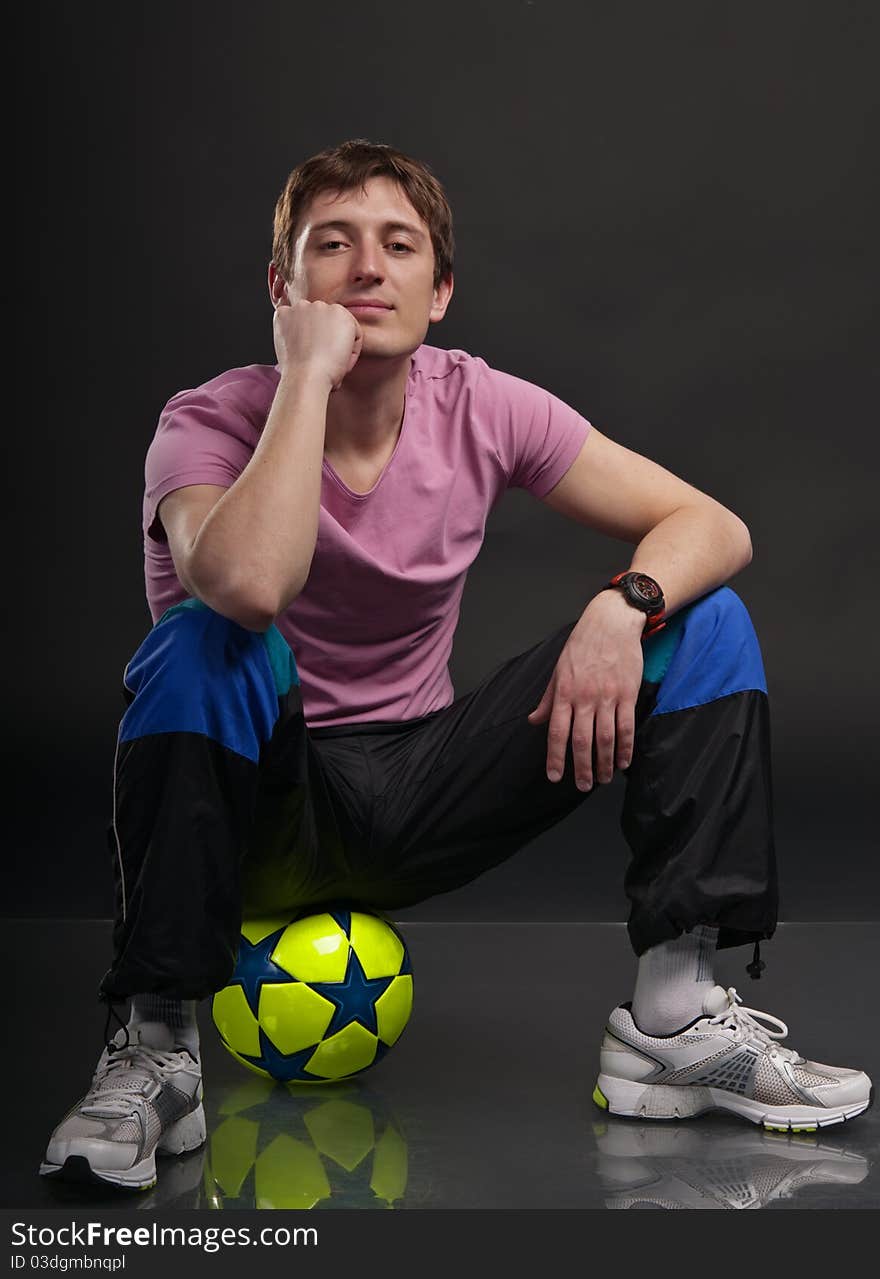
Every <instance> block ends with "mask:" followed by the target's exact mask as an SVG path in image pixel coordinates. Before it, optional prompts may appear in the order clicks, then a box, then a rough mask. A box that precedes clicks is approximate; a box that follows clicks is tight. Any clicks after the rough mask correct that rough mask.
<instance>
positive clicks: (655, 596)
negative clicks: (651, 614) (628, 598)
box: [629, 573, 663, 608]
mask: <svg viewBox="0 0 880 1279" xmlns="http://www.w3.org/2000/svg"><path fill="white" fill-rule="evenodd" d="M629 587H630V590H631V591H632V593H633V594H634V595H635V596H636V597H637V598H638V599H639V600H641V602H642V603H643V604H648V605H650V606H651V607H652V608H653V607H657V606H658V605H660V604H662V602H663V592H662V591H661V590H660V587H659V586H658V585H657V583H656V582H655V581H654V579H653V577H646V576H645V574H644V573H634V574H633V576H632V577H631V578H630V579H629Z"/></svg>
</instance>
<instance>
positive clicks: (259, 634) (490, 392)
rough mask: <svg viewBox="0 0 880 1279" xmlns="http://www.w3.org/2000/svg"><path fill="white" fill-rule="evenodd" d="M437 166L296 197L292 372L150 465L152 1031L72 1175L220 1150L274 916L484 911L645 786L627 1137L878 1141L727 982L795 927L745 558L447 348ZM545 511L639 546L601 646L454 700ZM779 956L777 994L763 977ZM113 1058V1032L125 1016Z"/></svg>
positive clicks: (144, 706)
mask: <svg viewBox="0 0 880 1279" xmlns="http://www.w3.org/2000/svg"><path fill="white" fill-rule="evenodd" d="M452 266H453V236H452V221H451V214H450V212H449V207H448V204H447V202H446V198H445V195H444V194H443V191H442V188H441V187H440V185H439V183H438V182H437V180H436V178H435V177H434V176H433V174H431V172H430V170H428V169H427V168H426V167H425V166H424V165H422V164H420V163H419V162H417V161H414V160H412V159H410V158H409V157H407V156H405V155H402V154H401V153H400V152H397V151H394V150H392V149H391V148H389V147H385V146H377V145H373V144H370V143H367V142H364V141H360V140H359V141H355V142H350V143H345V144H343V145H342V146H340V147H337V148H334V149H332V150H330V151H326V152H323V153H321V154H320V155H318V156H315V157H313V158H312V159H311V160H308V161H306V162H305V163H304V164H302V165H300V166H299V167H298V168H297V169H295V170H294V171H293V173H291V175H290V177H289V178H288V181H287V184H286V186H285V188H284V191H283V192H282V194H281V197H280V198H279V201H278V205H277V208H276V216H275V237H274V244H273V259H272V264H271V266H270V268H269V290H270V295H271V299H272V304H273V306H274V309H275V314H274V336H275V349H276V353H277V357H278V364H277V366H276V367H274V368H273V367H271V366H261V365H251V366H248V367H245V368H240V369H233V370H231V371H229V372H227V373H224V374H221V375H220V376H219V377H217V378H215V379H213V380H212V381H211V382H208V383H207V384H205V385H204V386H202V387H199V388H197V389H195V390H192V391H184V392H181V393H180V394H179V395H176V396H175V397H174V398H173V399H172V400H171V401H170V402H169V404H168V405H167V406H166V409H165V411H164V413H163V414H162V417H161V420H160V423H159V428H158V431H157V434H156V437H155V439H154V441H153V444H152V445H151V448H150V450H149V453H148V457H147V466H146V478H147V486H146V494H145V502H144V532H145V554H146V577H147V593H148V597H149V601H150V607H151V611H152V615H153V619H154V622H155V625H154V627H153V629H152V631H151V632H150V634H149V635H148V636H147V638H146V639H145V641H144V643H143V644H142V645H141V647H140V648H139V649H138V652H137V653H136V654H135V656H134V657H133V658H132V660H131V661H130V662H129V664H128V667H127V668H126V673H125V681H124V683H125V695H126V700H127V702H128V709H127V711H126V714H125V716H124V718H123V720H122V724H121V726H120V733H119V742H118V747H117V757H116V761H115V787H114V816H113V824H112V827H111V843H112V847H113V852H114V858H115V865H116V875H117V890H118V914H117V921H116V929H115V934H114V949H115V955H114V960H113V964H112V966H111V968H110V970H109V971H108V973H107V974H106V975H105V977H104V979H103V982H102V984H101V996H102V998H104V999H105V1000H107V1002H108V1008H109V1010H110V1012H112V1011H113V1006H114V1004H115V1003H118V1002H120V1001H122V1000H125V999H126V998H131V1001H132V1007H131V1015H130V1019H129V1021H128V1024H127V1025H126V1026H124V1027H123V1029H122V1030H121V1031H120V1032H118V1033H117V1035H116V1036H115V1037H114V1039H113V1040H112V1041H110V1042H108V1044H107V1046H106V1049H105V1052H104V1054H103V1055H102V1058H101V1061H100V1063H99V1067H98V1071H97V1073H96V1076H95V1079H94V1081H93V1085H92V1088H91V1090H90V1092H89V1093H88V1094H87V1096H86V1097H85V1098H84V1099H83V1101H81V1102H80V1103H79V1104H78V1105H77V1106H76V1107H75V1108H74V1109H73V1110H72V1111H71V1112H70V1114H69V1115H68V1116H67V1117H66V1118H65V1119H64V1120H63V1121H62V1123H61V1124H60V1125H59V1127H58V1128H57V1129H56V1131H55V1133H54V1134H53V1136H52V1139H51V1141H50V1144H49V1148H48V1151H47V1155H46V1160H45V1162H44V1164H43V1166H42V1169H41V1171H42V1172H44V1173H46V1174H61V1175H68V1176H76V1175H80V1176H88V1177H97V1178H98V1179H100V1180H102V1181H106V1182H108V1183H110V1184H114V1185H119V1186H123V1187H135V1188H141V1187H144V1186H147V1185H150V1184H152V1181H153V1180H154V1179H155V1152H156V1150H157V1149H159V1150H166V1151H172V1152H174V1151H181V1150H185V1149H190V1148H192V1147H194V1146H196V1145H198V1144H200V1143H201V1141H203V1140H204V1136H205V1125H204V1116H203V1112H202V1106H201V1095H202V1094H201V1074H200V1066H199V1059H198V1031H197V1027H196V1020H195V1002H196V1001H197V1000H198V999H201V998H204V997H206V996H208V995H210V994H211V993H212V992H213V991H215V990H217V989H219V988H221V987H222V986H223V985H225V983H226V981H227V980H228V978H229V975H230V973H231V970H232V967H233V962H234V957H235V951H236V947H237V942H238V935H239V924H240V920H241V913H242V903H244V907H245V909H246V910H247V911H248V912H257V911H260V910H266V911H273V912H277V911H278V910H280V909H283V908H290V909H291V911H292V910H294V909H297V908H300V907H303V906H311V905H315V906H317V905H318V904H319V903H321V902H327V901H330V900H334V899H339V898H343V897H344V898H347V899H348V900H349V901H353V902H357V903H359V904H361V905H362V906H366V907H372V908H373V909H377V910H394V909H396V908H400V907H403V906H406V905H410V904H412V903H414V902H417V901H419V900H422V899H424V898H425V897H427V896H429V895H431V894H433V893H437V892H442V891H446V890H448V889H451V888H454V887H457V886H459V885H461V884H463V883H466V882H467V881H468V880H470V879H472V878H474V877H475V876H476V875H478V874H480V873H481V872H482V871H483V870H485V869H487V868H488V867H490V866H492V865H495V864H497V863H498V862H499V861H501V860H502V859H503V858H505V857H507V856H509V855H510V854H511V853H513V852H514V851H516V849H518V848H520V847H522V846H523V845H524V844H526V843H527V842H529V840H531V839H533V838H534V837H535V836H536V835H537V834H539V833H540V832H541V831H543V830H546V829H547V828H548V827H550V826H552V825H553V824H554V823H555V822H557V821H559V820H560V819H561V818H562V817H564V816H565V815H566V814H567V813H569V812H570V811H571V810H572V809H573V808H574V807H575V806H576V805H577V804H578V803H580V802H582V801H583V799H584V798H585V797H586V795H587V794H588V793H589V792H590V791H591V789H592V788H593V787H594V786H595V785H596V784H597V783H600V784H601V783H607V782H609V781H611V778H612V776H613V772H614V769H615V767H616V768H618V769H622V770H626V771H627V776H628V782H627V794H626V800H625V805H624V812H623V828H624V833H625V835H626V837H627V840H628V842H629V844H630V847H631V849H632V852H633V862H632V866H631V868H630V870H629V872H628V875H627V882H626V888H627V893H628V895H629V897H630V899H631V902H632V912H631V916H630V921H629V931H630V937H631V940H632V943H633V946H634V949H635V950H636V953H637V954H638V955H639V956H640V961H639V968H638V978H637V983H636V989H635V992H634V996H633V1000H632V1003H631V1005H630V1004H627V1005H623V1006H622V1007H620V1008H618V1009H615V1011H614V1012H613V1013H612V1015H611V1018H610V1020H609V1024H608V1028H607V1030H606V1034H605V1039H604V1041H603V1044H602V1050H601V1061H600V1074H599V1080H598V1083H597V1086H596V1090H595V1092H594V1099H595V1100H596V1102H597V1104H599V1105H600V1106H603V1107H607V1108H608V1109H610V1110H611V1111H612V1112H613V1113H616V1114H645V1115H648V1116H652V1117H653V1116H656V1117H672V1116H679V1117H685V1116H687V1115H690V1114H697V1113H700V1112H701V1111H703V1110H705V1109H708V1108H711V1107H713V1106H714V1107H719V1108H721V1109H726V1110H731V1111H733V1112H735V1113H738V1114H741V1115H743V1116H745V1117H747V1118H750V1119H753V1120H755V1121H756V1122H763V1123H765V1124H768V1125H771V1126H776V1127H785V1128H789V1127H815V1126H816V1125H818V1124H822V1125H823V1126H824V1125H825V1124H828V1123H837V1122H842V1121H843V1120H844V1119H846V1118H849V1117H852V1116H853V1115H855V1114H858V1113H859V1112H860V1111H862V1110H864V1109H865V1108H866V1106H867V1105H868V1102H869V1093H870V1081H869V1080H868V1078H867V1076H866V1075H864V1074H862V1073H861V1072H858V1071H848V1070H840V1069H835V1068H831V1067H826V1066H820V1065H817V1064H815V1063H812V1062H805V1061H804V1060H803V1059H802V1058H800V1057H798V1056H797V1055H796V1054H795V1053H794V1052H793V1051H792V1050H790V1049H786V1048H782V1047H780V1046H779V1045H778V1042H777V1041H778V1039H780V1038H781V1037H783V1036H784V1034H785V1033H786V1031H785V1027H784V1026H783V1025H782V1023H779V1022H775V1019H773V1018H767V1017H766V1015H764V1014H762V1015H761V1016H762V1017H764V1021H765V1022H767V1021H769V1022H774V1023H775V1025H776V1026H778V1027H779V1029H778V1030H777V1031H772V1030H768V1029H767V1027H766V1025H761V1024H760V1023H759V1022H758V1021H756V1020H755V1019H754V1018H753V1017H752V1016H751V1015H750V1013H749V1011H748V1010H746V1009H744V1008H742V1007H741V1006H740V1001H739V1000H738V997H737V996H736V993H735V991H733V990H730V991H725V990H723V989H722V988H721V987H720V986H717V985H716V984H715V981H714V978H713V976H712V951H713V950H714V949H715V947H716V946H731V945H737V944H742V943H745V942H755V943H757V942H758V941H759V940H760V939H762V938H765V937H769V936H770V935H771V934H772V932H773V930H774V927H775V917H776V888H775V868H774V859H773V840H772V832H771V816H770V809H771V800H770V774H769V729H768V720H767V699H766V684H765V681H764V675H763V670H762V666H761V657H760V652H759V649H758V644H757V640H756V638H755V635H754V631H753V629H752V626H751V622H750V620H749V618H748V614H747V613H746V610H745V609H744V607H743V605H742V604H741V602H740V601H739V600H738V598H737V597H736V596H735V595H734V594H733V592H731V591H730V590H729V589H727V588H725V587H723V583H724V582H726V581H727V580H728V579H729V578H730V577H732V576H733V575H734V574H735V573H737V572H739V571H740V570H741V569H742V568H744V567H745V565H746V564H748V563H749V561H750V559H751V544H750V539H749V534H748V531H747V529H746V528H745V526H744V525H743V523H742V521H741V520H739V519H738V518H737V517H736V516H735V515H733V514H732V513H731V512H730V511H728V510H726V509H725V508H724V507H722V506H720V505H719V504H718V503H717V502H715V501H714V500H713V499H712V498H710V497H708V496H706V495H705V494H703V493H700V492H698V491H697V490H696V489H694V488H692V487H691V486H690V485H688V484H687V483H685V482H684V481H682V480H680V479H677V478H676V477H675V476H674V475H671V474H669V472H667V471H665V470H663V469H662V468H661V467H659V466H657V465H655V464H654V463H652V462H650V461H648V460H647V459H646V458H643V457H639V456H638V455H637V454H634V453H632V452H630V451H629V450H627V449H625V448H622V447H621V446H619V445H617V444H615V443H613V442H612V441H611V440H610V439H608V438H607V437H606V436H604V435H602V434H600V432H599V431H597V430H596V429H595V428H593V427H591V426H590V424H589V423H587V422H586V421H585V420H584V419H583V418H582V417H580V415H579V414H577V413H576V412H575V411H574V410H573V409H571V408H569V407H568V406H567V405H565V404H563V403H562V402H561V401H560V400H558V399H556V398H555V397H554V396H552V395H550V394H549V393H548V392H546V391H543V390H541V389H540V388H538V387H535V386H532V385H530V384H529V383H526V382H523V381H521V380H520V379H517V378H515V377H511V376H510V375H508V374H506V373H500V372H499V371H497V370H494V369H490V368H489V367H488V366H487V365H486V364H485V363H484V361H482V360H480V359H476V358H473V357H471V356H469V355H467V354H466V353H465V352H462V351H445V350H441V349H438V348H434V347H431V346H426V345H424V338H425V335H426V333H427V331H428V326H429V324H436V323H438V322H439V321H440V320H442V319H443V316H444V315H445V313H446V310H447V308H448V306H449V303H450V300H451V298H452V292H453V270H452ZM511 485H519V486H521V487H524V488H526V489H528V490H529V491H530V492H532V493H533V494H534V495H535V496H537V497H539V498H541V499H542V500H544V501H546V502H547V503H548V504H549V505H550V506H552V507H553V508H554V509H555V510H557V511H561V512H562V513H563V514H565V515H567V516H569V517H571V518H572V519H574V520H577V521H580V522H581V523H584V524H587V525H589V526H590V527H592V528H595V529H597V530H599V531H600V532H603V533H607V534H610V535H612V536H614V537H617V538H619V539H622V540H625V541H628V542H630V543H631V544H633V545H634V546H635V548H636V549H635V552H634V554H633V556H632V558H631V560H630V562H629V564H628V565H627V564H618V565H614V566H611V567H612V568H613V570H614V571H613V573H612V572H609V584H608V587H607V589H604V590H602V591H600V592H599V593H598V594H597V595H596V596H595V597H594V598H593V599H591V600H589V601H588V602H587V603H586V606H585V608H584V610H583V613H582V614H581V616H580V617H579V618H578V619H577V620H576V621H575V622H573V623H571V624H569V625H567V626H565V627H563V628H561V629H560V630H559V631H558V632H556V633H555V634H553V635H551V636H549V637H548V638H547V639H546V640H545V641H543V642H542V643H540V644H538V645H536V646H535V647H534V648H532V649H531V650H530V651H529V652H527V653H524V654H520V655H519V656H517V657H514V658H512V659H511V660H510V661H508V662H506V663H505V664H504V665H503V666H502V667H500V668H499V670H498V671H496V672H494V673H493V674H492V675H491V676H490V677H488V678H487V679H486V680H484V681H483V683H482V684H481V685H480V686H479V687H478V688H477V689H475V690H474V691H473V692H472V693H470V694H467V695H466V696H464V697H461V698H458V699H454V697H453V690H452V687H451V684H450V680H449V674H448V669H447V661H448V657H449V653H450V651H451V646H452V638H453V632H454V629H455V625H456V621H457V617H458V608H459V602H460V598H461V592H462V589H463V585H464V579H465V575H466V572H467V568H468V566H469V565H470V563H471V562H472V561H473V559H474V557H475V556H476V554H477V552H478V550H479V546H480V543H481V541H482V537H483V531H484V527H485V521H486V517H487V514H488V512H489V510H490V508H491V506H492V504H493V503H494V502H495V501H496V500H497V498H498V497H499V496H500V495H501V493H502V492H503V491H504V490H505V489H506V488H508V487H509V486H511ZM760 966H761V965H760V961H759V959H758V957H757V951H756V956H755V960H754V961H753V965H752V966H750V967H752V968H753V971H755V972H756V973H757V972H758V971H760ZM108 1025H109V1012H108Z"/></svg>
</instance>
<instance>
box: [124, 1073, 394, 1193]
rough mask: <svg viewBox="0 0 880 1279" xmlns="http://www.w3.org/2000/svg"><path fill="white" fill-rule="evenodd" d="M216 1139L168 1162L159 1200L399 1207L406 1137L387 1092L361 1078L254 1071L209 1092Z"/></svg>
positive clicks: (210, 1138)
mask: <svg viewBox="0 0 880 1279" xmlns="http://www.w3.org/2000/svg"><path fill="white" fill-rule="evenodd" d="M205 1110H206V1113H207V1120H208V1140H207V1143H206V1145H205V1146H204V1147H203V1148H202V1150H201V1151H197V1152H195V1153H194V1154H193V1155H192V1156H190V1157H188V1158H187V1159H185V1160H181V1159H177V1160H168V1161H163V1164H162V1167H161V1170H160V1175H159V1181H158V1184H157V1186H156V1189H155V1190H154V1191H152V1192H150V1193H149V1194H148V1195H147V1196H145V1198H144V1201H143V1202H142V1203H141V1204H140V1205H139V1207H142V1208H144V1209H157V1208H162V1209H165V1208H393V1207H395V1206H397V1205H398V1203H399V1201H400V1200H401V1199H402V1198H403V1196H404V1192H405V1191H406V1185H407V1173H408V1167H407V1165H408V1159H407V1145H406V1140H405V1138H404V1135H403V1132H402V1130H401V1127H400V1125H399V1123H398V1122H397V1121H396V1120H395V1119H394V1118H393V1117H392V1115H391V1114H390V1112H389V1110H388V1107H387V1105H386V1104H385V1103H384V1102H383V1100H382V1099H381V1098H380V1097H378V1096H376V1095H375V1094H374V1093H372V1092H370V1091H369V1090H368V1089H367V1088H365V1087H364V1086H362V1085H359V1084H351V1083H350V1084H344V1083H340V1084H328V1085H326V1086H325V1085H314V1086H313V1085H296V1084H275V1083H273V1082H271V1081H270V1080H264V1079H252V1080H250V1079H249V1080H246V1081H245V1082H244V1083H241V1084H237V1085H234V1086H233V1087H231V1088H228V1089H220V1090H219V1091H218V1090H215V1091H214V1092H213V1094H212V1096H211V1097H206V1099H205Z"/></svg>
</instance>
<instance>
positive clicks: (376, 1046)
mask: <svg viewBox="0 0 880 1279" xmlns="http://www.w3.org/2000/svg"><path fill="white" fill-rule="evenodd" d="M241 932H242V937H241V943H240V946H239V951H238V959H237V960H236V964H235V971H234V972H233V974H232V977H231V978H230V980H229V984H228V985H227V986H225V987H224V988H223V990H220V991H218V992H217V994H216V995H215V996H214V1001H213V1005H212V1013H213V1017H214V1024H215V1025H216V1027H217V1029H218V1030H219V1032H220V1037H221V1039H222V1040H223V1043H224V1045H225V1046H226V1047H227V1048H228V1049H229V1051H230V1052H231V1053H232V1055H233V1057H235V1058H236V1059H237V1060H238V1061H240V1062H241V1063H242V1065H244V1066H247V1067H248V1068H249V1069H250V1070H253V1071H256V1073H257V1074H259V1075H263V1076H264V1077H268V1078H271V1079H278V1080H282V1081H284V1082H286V1083H290V1082H296V1083H327V1082H328V1081H329V1080H335V1079H347V1078H349V1077H350V1076H351V1075H355V1074H359V1073H360V1072H361V1071H364V1070H366V1069H368V1067H370V1066H373V1065H375V1064H376V1062H377V1061H381V1059H382V1058H383V1057H384V1056H385V1054H386V1053H387V1052H388V1049H389V1048H391V1046H392V1045H393V1044H395V1043H396V1042H397V1040H398V1039H399V1038H400V1036H401V1034H402V1033H403V1029H404V1027H405V1026H406V1023H407V1022H408V1021H409V1015H410V1012H411V1011H412V998H413V985H412V966H411V964H410V959H409V952H408V951H407V948H406V943H405V942H404V940H403V938H402V936H401V935H400V933H399V932H398V931H397V929H396V928H395V927H394V926H393V925H392V924H391V923H389V922H388V920H386V919H383V918H380V917H379V916H378V915H372V914H368V913H366V912H364V911H358V910H344V909H336V908H335V907H334V908H332V909H327V910H325V911H322V912H320V913H317V914H301V915H298V916H297V917H296V918H295V919H288V918H278V917H276V918H264V919H251V920H247V921H245V922H244V923H243V924H242V929H241Z"/></svg>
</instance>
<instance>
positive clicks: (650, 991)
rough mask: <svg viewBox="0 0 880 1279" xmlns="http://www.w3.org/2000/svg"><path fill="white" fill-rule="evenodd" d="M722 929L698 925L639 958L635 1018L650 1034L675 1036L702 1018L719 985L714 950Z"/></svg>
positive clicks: (633, 1004) (634, 1006)
mask: <svg viewBox="0 0 880 1279" xmlns="http://www.w3.org/2000/svg"><path fill="white" fill-rule="evenodd" d="M717 940H718V929H717V928H707V927H706V926H705V925H703V924H700V925H698V926H697V927H696V928H695V929H694V930H693V932H690V933H682V935H681V936H680V937H676V939H675V941H665V942H661V943H660V945H659V946H653V947H652V948H651V949H650V950H648V951H645V953H644V955H642V956H641V958H640V959H639V970H638V975H637V977H636V988H635V992H634V993H633V1000H632V1016H633V1021H634V1022H635V1023H636V1025H637V1026H638V1028H639V1030H642V1031H644V1033H645V1034H646V1035H671V1034H673V1033H674V1032H675V1031H676V1030H680V1029H681V1028H682V1026H686V1025H687V1024H688V1022H690V1021H693V1020H694V1018H695V1017H699V1016H700V1014H701V1013H702V1011H703V1000H704V999H705V997H706V995H708V993H709V991H710V990H711V989H712V988H713V986H714V985H715V977H714V974H713V971H712V961H713V952H714V950H715V943H716V941H717Z"/></svg>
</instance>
